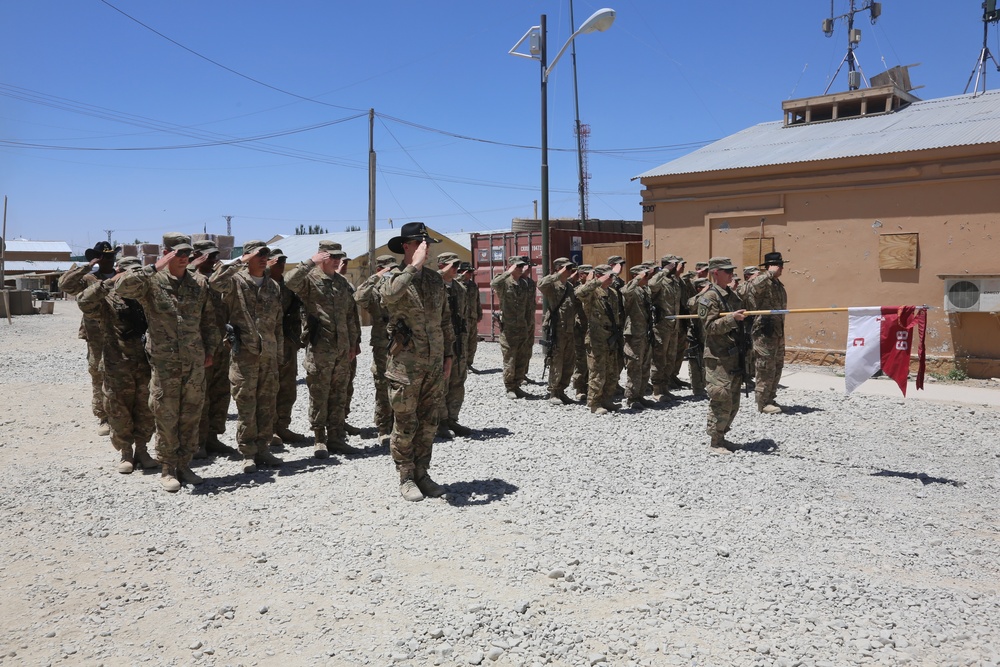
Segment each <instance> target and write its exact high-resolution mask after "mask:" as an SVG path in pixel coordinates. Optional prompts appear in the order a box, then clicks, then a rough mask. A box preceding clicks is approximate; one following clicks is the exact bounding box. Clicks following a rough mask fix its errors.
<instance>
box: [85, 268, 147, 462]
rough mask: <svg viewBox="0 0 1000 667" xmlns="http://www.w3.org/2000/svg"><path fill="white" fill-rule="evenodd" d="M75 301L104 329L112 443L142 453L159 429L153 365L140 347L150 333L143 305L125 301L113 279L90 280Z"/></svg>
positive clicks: (106, 397)
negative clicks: (153, 402) (152, 392)
mask: <svg viewBox="0 0 1000 667" xmlns="http://www.w3.org/2000/svg"><path fill="white" fill-rule="evenodd" d="M138 264H139V262H138V260H136V261H135V265H136V266H137V265H138ZM77 303H78V304H79V305H80V310H81V311H83V314H84V317H85V318H87V319H88V320H92V321H94V322H97V323H98V324H99V325H100V327H101V340H102V341H103V342H104V346H103V349H102V353H101V374H102V375H103V377H104V384H103V395H104V405H105V408H106V409H107V416H108V423H109V424H110V426H111V444H112V445H113V446H114V448H115V449H116V450H118V451H128V452H129V453H131V448H132V445H133V444H134V445H136V446H137V449H139V448H141V449H143V450H144V449H145V448H146V443H147V442H149V439H150V438H151V437H153V432H154V430H155V425H154V423H153V413H152V412H151V411H150V408H149V379H150V368H149V361H148V360H147V359H146V351H145V350H143V347H142V336H143V334H145V333H146V316H145V314H144V313H143V311H142V306H141V305H139V303H138V302H137V301H135V300H133V299H123V298H122V297H121V295H120V294H118V293H117V292H116V291H115V289H114V282H113V281H112V280H102V281H94V282H92V283H91V284H90V286H89V287H88V288H87V289H85V290H84V291H83V292H82V293H81V294H80V295H79V296H78V297H77ZM108 370H110V372H106V371H108Z"/></svg>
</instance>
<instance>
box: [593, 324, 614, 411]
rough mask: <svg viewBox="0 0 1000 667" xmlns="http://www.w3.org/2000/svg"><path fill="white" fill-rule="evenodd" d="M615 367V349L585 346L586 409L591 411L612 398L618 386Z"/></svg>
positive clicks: (604, 345)
mask: <svg viewBox="0 0 1000 667" xmlns="http://www.w3.org/2000/svg"><path fill="white" fill-rule="evenodd" d="M588 340H590V337H589V336H588ZM617 367H618V351H617V350H616V349H614V348H612V347H611V346H609V345H607V344H606V343H605V344H598V345H588V346H587V375H588V378H587V407H589V408H590V409H591V410H596V409H597V408H599V407H601V406H603V405H604V404H605V403H607V402H609V401H610V400H611V398H612V397H613V396H614V394H615V386H616V385H617V384H618V375H616V374H615V370H616V368H617Z"/></svg>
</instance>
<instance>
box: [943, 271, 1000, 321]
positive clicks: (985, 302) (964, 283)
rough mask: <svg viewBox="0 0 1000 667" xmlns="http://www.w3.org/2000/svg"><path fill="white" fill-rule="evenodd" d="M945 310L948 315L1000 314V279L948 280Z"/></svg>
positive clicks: (945, 282)
mask: <svg viewBox="0 0 1000 667" xmlns="http://www.w3.org/2000/svg"><path fill="white" fill-rule="evenodd" d="M944 310H945V312H946V313H997V312H1000V277H996V278H976V277H969V278H948V279H946V280H945V281H944Z"/></svg>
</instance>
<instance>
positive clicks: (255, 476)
mask: <svg viewBox="0 0 1000 667" xmlns="http://www.w3.org/2000/svg"><path fill="white" fill-rule="evenodd" d="M354 458H356V457H354ZM335 465H340V461H339V460H337V459H336V458H329V459H325V460H323V461H320V460H318V459H304V460H302V459H300V460H298V461H286V462H285V465H283V466H281V467H280V468H258V469H257V472H255V473H252V474H249V475H248V474H246V473H243V472H240V473H235V474H232V475H223V476H222V477H206V478H205V483H204V484H199V485H198V486H194V487H191V495H193V496H205V495H208V494H211V493H232V492H234V491H239V490H241V489H244V488H247V487H254V486H260V485H261V484H273V483H274V481H275V478H277V477H290V476H291V475H301V474H303V473H310V472H316V471H317V470H323V469H324V468H328V467H330V466H335ZM251 482H252V483H251Z"/></svg>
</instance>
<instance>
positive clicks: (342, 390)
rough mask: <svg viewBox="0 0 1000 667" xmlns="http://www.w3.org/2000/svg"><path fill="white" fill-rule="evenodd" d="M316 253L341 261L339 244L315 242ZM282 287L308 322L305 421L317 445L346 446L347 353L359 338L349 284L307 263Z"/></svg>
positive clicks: (340, 277)
mask: <svg viewBox="0 0 1000 667" xmlns="http://www.w3.org/2000/svg"><path fill="white" fill-rule="evenodd" d="M320 251H323V252H329V253H330V254H331V255H335V256H339V257H345V256H346V255H345V254H344V253H343V251H341V250H340V244H337V243H332V242H329V241H320ZM285 284H286V285H287V286H288V288H289V289H290V290H292V291H293V292H295V293H296V294H298V295H299V298H300V299H302V305H303V308H304V309H305V311H306V314H307V317H308V322H307V327H306V328H307V331H306V334H305V336H306V337H307V339H308V343H307V345H306V354H305V360H304V363H303V366H304V367H305V369H306V386H307V387H309V422H310V423H311V424H312V428H313V431H314V432H315V433H316V437H317V440H318V442H326V441H327V439H329V441H330V442H331V443H338V444H342V445H346V443H347V434H346V432H345V430H344V424H345V422H346V419H347V400H348V396H347V390H348V385H349V383H350V380H351V375H350V370H351V369H350V367H351V356H352V355H351V352H352V349H354V346H355V345H356V344H357V341H358V339H359V337H360V335H361V332H360V330H359V328H358V320H357V319H356V318H354V317H352V316H351V312H352V311H355V312H356V310H357V308H356V305H355V303H354V297H353V295H352V294H351V285H350V283H349V282H347V279H346V278H344V276H342V275H340V274H339V273H334V274H332V275H327V274H326V273H324V272H323V270H322V269H321V268H319V267H317V266H316V265H315V264H314V263H313V261H312V260H311V259H307V260H306V261H304V262H302V263H301V264H299V265H298V266H297V267H295V268H294V269H292V270H291V271H289V272H288V274H287V275H286V276H285Z"/></svg>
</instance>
